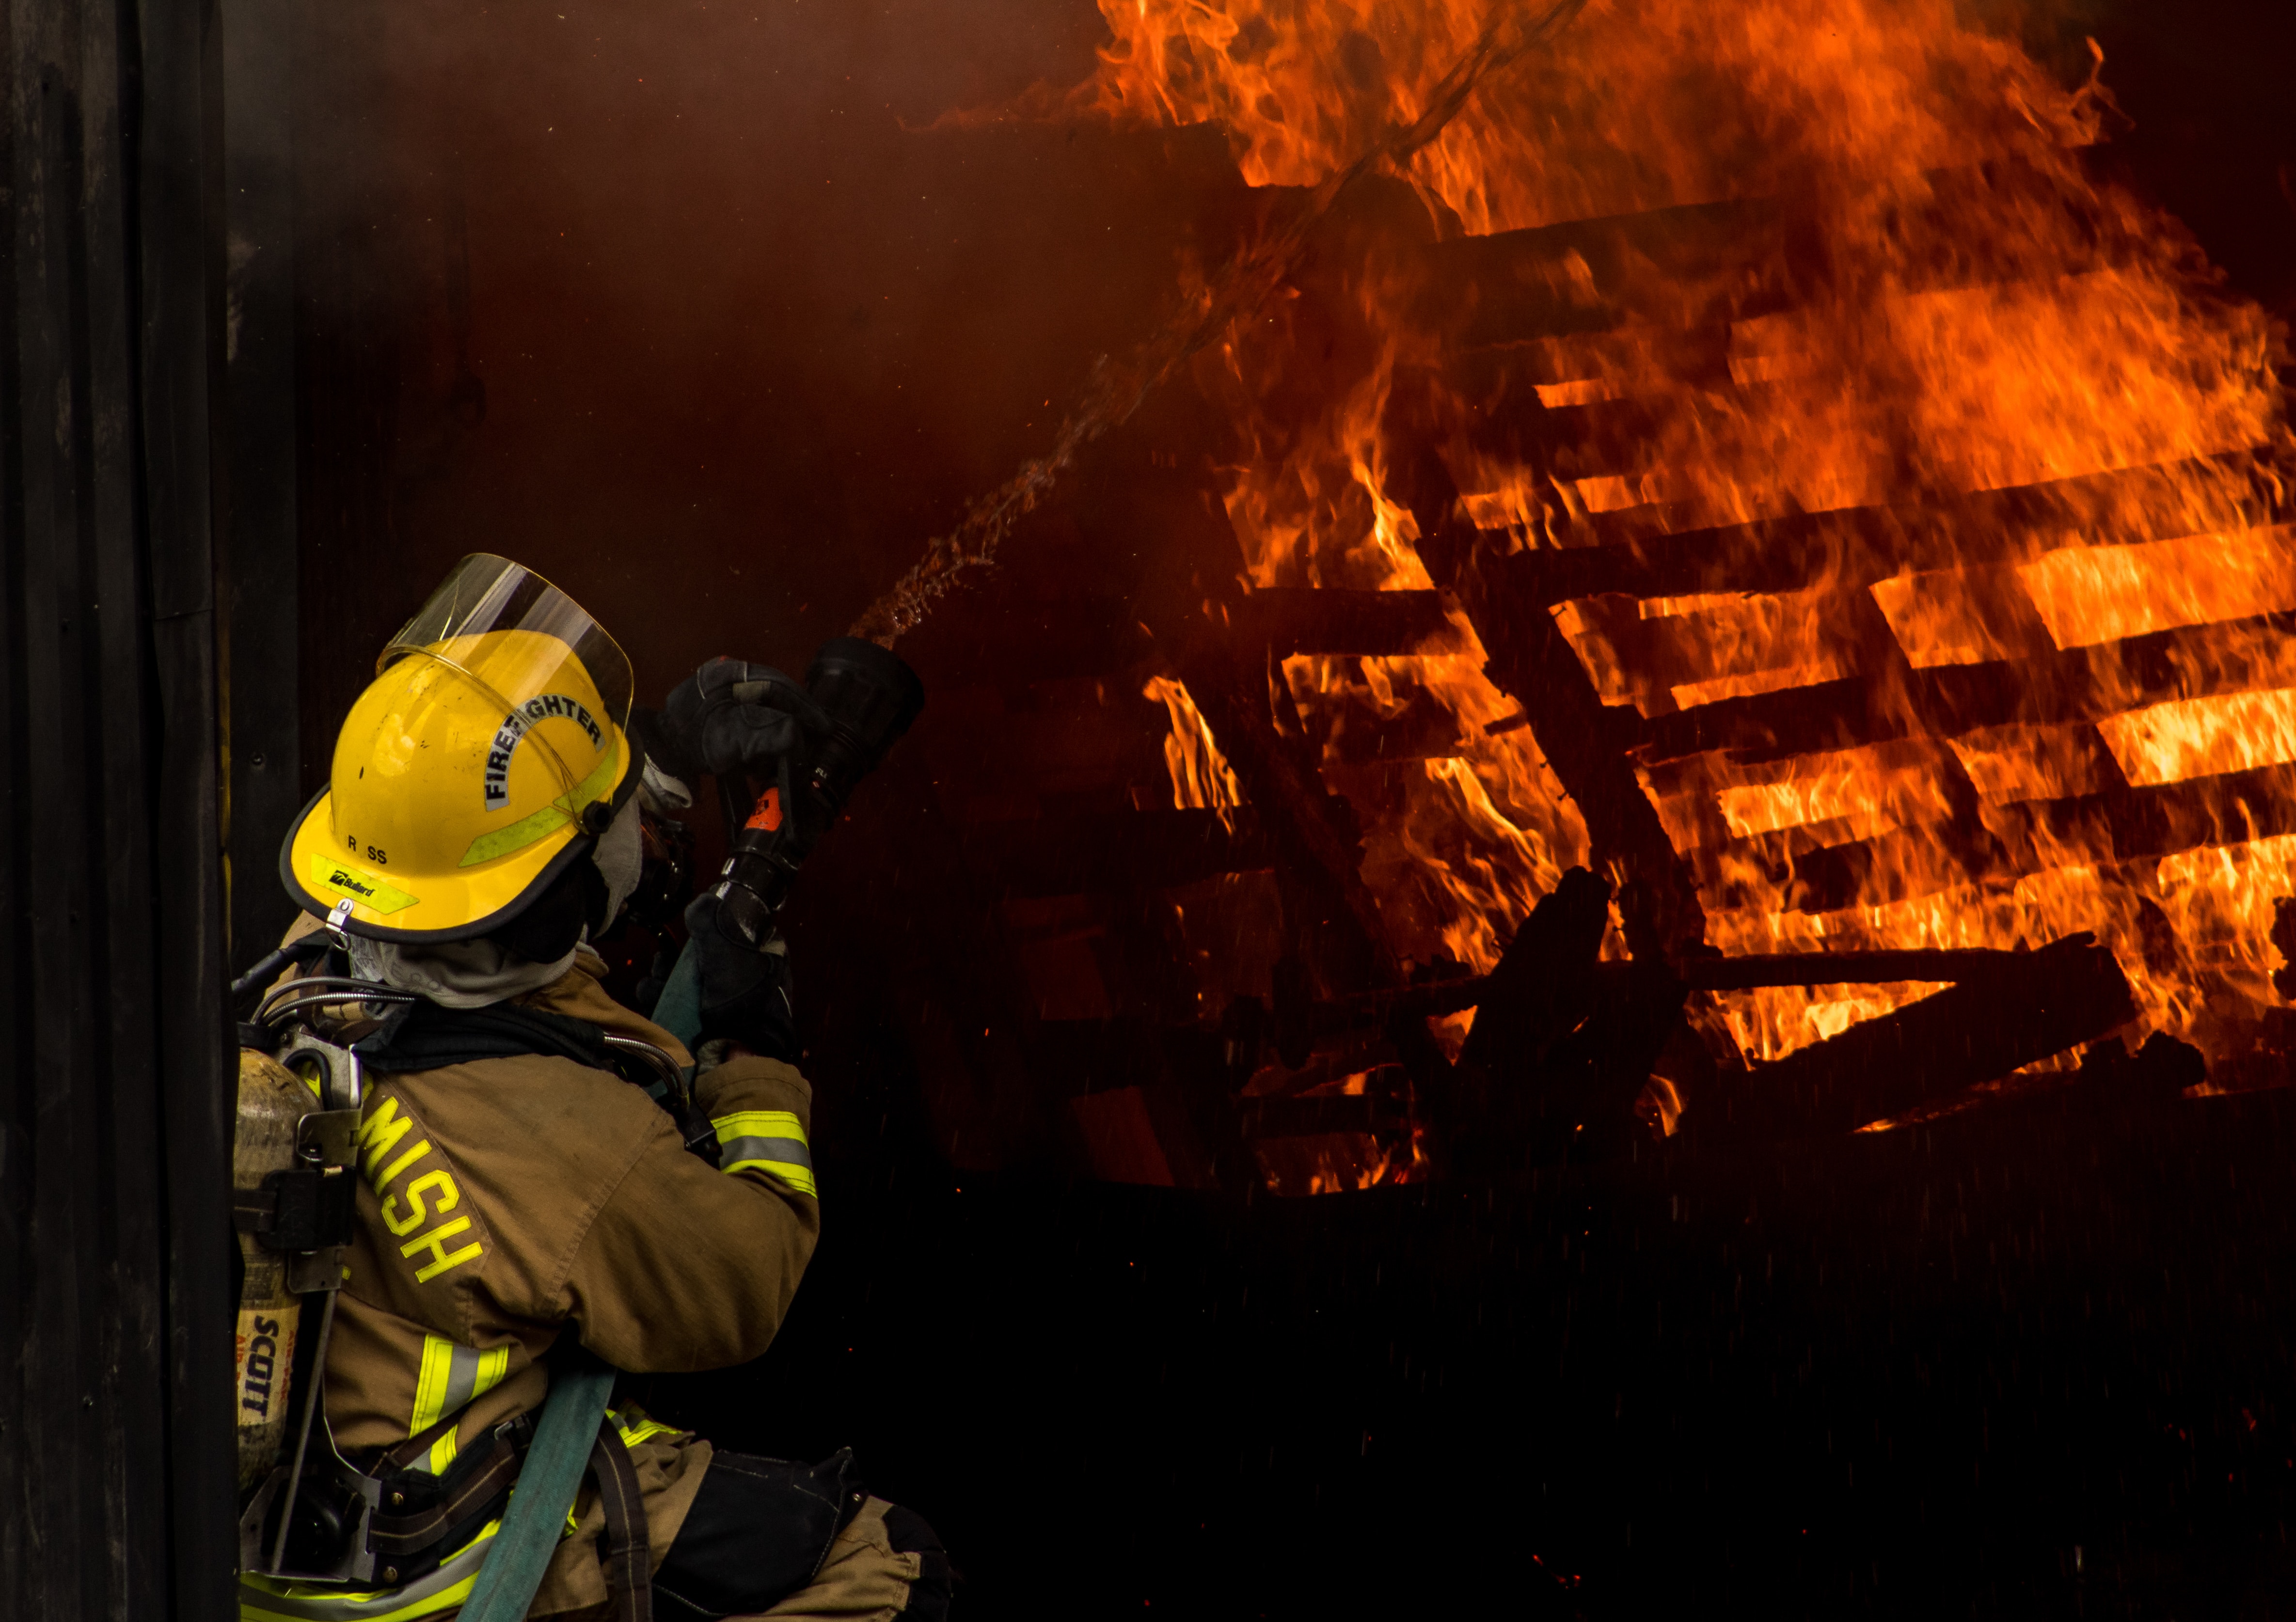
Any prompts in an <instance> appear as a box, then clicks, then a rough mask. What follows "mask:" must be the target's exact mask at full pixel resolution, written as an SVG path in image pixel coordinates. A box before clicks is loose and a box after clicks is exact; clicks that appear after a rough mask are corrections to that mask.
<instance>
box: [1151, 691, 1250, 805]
mask: <svg viewBox="0 0 2296 1622" xmlns="http://www.w3.org/2000/svg"><path fill="white" fill-rule="evenodd" d="M1140 696H1141V697H1142V698H1144V699H1151V700H1154V701H1155V702H1157V703H1160V704H1161V705H1163V707H1164V709H1165V710H1166V712H1167V713H1168V714H1169V716H1170V717H1171V722H1172V730H1171V731H1170V732H1169V733H1167V734H1165V738H1164V765H1165V767H1166V769H1168V770H1169V772H1170V773H1171V774H1172V805H1173V807H1174V808H1175V809H1176V810H1180V811H1191V810H1194V811H1215V812H1218V814H1219V819H1220V823H1221V824H1222V825H1223V826H1224V827H1226V829H1227V831H1229V832H1230V833H1233V832H1234V831H1235V808H1236V807H1238V806H1240V805H1242V804H1243V788H1242V785H1241V784H1240V783H1238V782H1236V780H1235V771H1234V768H1233V767H1232V766H1229V765H1228V763H1227V757H1226V756H1225V755H1223V754H1221V753H1220V748H1219V744H1218V742H1217V741H1215V740H1214V739H1213V737H1212V729H1211V725H1210V723H1209V722H1207V721H1206V720H1205V719H1204V717H1203V712H1202V711H1201V710H1199V709H1197V708H1196V701H1195V700H1194V699H1193V698H1191V697H1190V696H1189V694H1188V688H1187V684H1185V682H1182V681H1180V680H1178V679H1177V677H1174V676H1150V677H1149V678H1148V684H1147V686H1145V687H1144V688H1142V689H1141V690H1140Z"/></svg>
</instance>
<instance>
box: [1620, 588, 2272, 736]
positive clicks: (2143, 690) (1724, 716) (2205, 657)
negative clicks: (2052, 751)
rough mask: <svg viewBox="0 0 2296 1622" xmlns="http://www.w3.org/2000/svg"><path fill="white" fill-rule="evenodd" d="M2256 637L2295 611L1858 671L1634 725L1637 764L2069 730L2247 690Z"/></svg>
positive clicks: (2252, 678) (2253, 674) (2252, 679)
mask: <svg viewBox="0 0 2296 1622" xmlns="http://www.w3.org/2000/svg"><path fill="white" fill-rule="evenodd" d="M2259 635H2275V636H2286V635H2296V614H2285V613H2281V614H2267V615H2259V616H2256V617H2254V618H2248V619H2238V620H2220V621H2217V622H2215V623H2212V624H2209V625H2199V626H2180V627H2176V628H2175V629H2172V630H2166V631H2155V632H2152V633H2149V634H2148V635H2143V636H2132V637H2128V638H2126V639H2124V640H2122V641H2120V642H2116V643H2100V644H2098V645H2096V646H2094V647H2087V648H2067V649H2065V650H2063V651H2052V652H2046V653H2040V654H2036V655H2034V656H2032V657H2030V658H2026V659H1991V660H1987V661H1985V662H1984V663H1981V664H1970V665H1937V666H1931V667H1930V668H1926V669H1914V670H1907V671H1904V672H1902V673H1900V674H1899V675H1898V676H1896V677H1894V678H1892V677H1889V676H1874V675H1872V674H1860V675H1857V676H1844V677H1841V678H1840V679H1838V680H1834V681H1830V682H1817V683H1813V684H1810V685H1808V686H1807V687H1793V688H1787V689H1784V690H1782V691H1780V692H1765V693H1758V694H1755V695H1753V696H1751V697H1747V698H1737V699H1724V700H1718V702H1715V703H1712V704H1702V705H1699V706H1698V707H1697V708H1695V709H1685V710H1678V711H1677V712H1676V713H1674V714H1672V715H1664V716H1653V717H1650V718H1649V719H1647V720H1645V721H1644V722H1643V724H1642V727H1641V738H1640V741H1639V742H1638V744H1637V745H1636V758H1637V759H1639V760H1641V761H1642V762H1643V763H1644V764H1645V765H1655V764H1658V763H1661V762H1664V761H1669V760H1679V759H1684V758H1688V757H1690V756H1692V755H1697V754H1702V753H1705V752H1706V751H1708V750H1732V751H1734V752H1737V753H1741V754H1744V755H1749V756H1755V757H1772V756H1784V755H1802V754H1810V753H1813V752H1816V751H1818V750H1838V749H1849V748H1853V747H1856V746H1857V745H1859V744H1866V743H1882V742H1886V741H1890V740H1891V739H1896V738H1907V737H1922V736H1927V737H1936V738H1952V737H1959V736H1961V735H1962V734H1963V733H1969V732H1973V731H1975V730H1977V729H1979V728H1980V727H1989V726H2008V725H2030V726H2060V725H2076V724H2078V723H2080V722H2084V721H2096V720H2102V719H2103V718H2104V717H2107V716H2112V715H2116V714H2120V713H2122V712H2124V711H2126V710H2128V709H2137V708H2141V707H2142V706H2144V705H2146V704H2153V703H2160V702H2161V701H2164V700H2169V699H2183V698H2202V697H2208V696H2211V695H2214V694H2218V693H2225V692H2245V691H2247V690H2249V689H2251V688H2252V687H2254V686H2256V685H2257V684H2258V680H2259V674H2260V673H2259V671H2258V670H2257V669H2256V668H2254V667H2253V666H2252V665H2251V664H2250V663H2248V662H2246V661H2245V660H2243V659H2235V658H2230V657H2227V655H2228V653H2230V652H2231V651H2236V648H2235V644H2238V643H2247V642H2251V641H2253V640H2254V639H2255V638H2257V637H2258V636H2259Z"/></svg>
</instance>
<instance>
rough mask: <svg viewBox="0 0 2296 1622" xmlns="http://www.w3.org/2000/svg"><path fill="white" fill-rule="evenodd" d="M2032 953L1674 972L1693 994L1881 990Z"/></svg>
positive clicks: (1727, 965) (1693, 967)
mask: <svg viewBox="0 0 2296 1622" xmlns="http://www.w3.org/2000/svg"><path fill="white" fill-rule="evenodd" d="M2031 955H2032V954H2030V953H2021V952H2006V951H1995V950H1989V949H1984V948H1976V949H1969V950H1935V951H1926V950H1917V951H1905V952H1756V953H1747V954H1744V955H1743V956H1738V957H1693V958H1688V959H1685V961H1684V962H1682V963H1680V964H1678V965H1677V968H1676V973H1677V974H1679V975H1680V976H1681V977H1682V983H1683V984H1684V985H1685V986H1687V987H1690V988H1691V989H1692V990H1693V991H1751V990H1753V989H1755V988H1756V987H1763V986H1881V985H1888V984H1890V983H1891V982H1894V981H1898V980H1967V979H1977V978H1979V977H1980V976H1982V975H1988V974H1992V973H1995V972H1997V971H2002V970H2004V969H2009V968H2013V967H2015V966H2016V964H2017V963H2018V961H2019V960H2020V959H2022V958H2026V957H2030V956H2031Z"/></svg>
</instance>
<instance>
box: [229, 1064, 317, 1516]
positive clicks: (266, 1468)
mask: <svg viewBox="0 0 2296 1622" xmlns="http://www.w3.org/2000/svg"><path fill="white" fill-rule="evenodd" d="M317 1107H318V1105H317V1101H316V1099H315V1098H314V1096H313V1094H312V1089H311V1087H310V1086H309V1085H308V1084H307V1083H305V1082H304V1081H302V1080H301V1079H299V1077H297V1076H296V1075H295V1074H294V1072H292V1071H291V1070H290V1069H287V1068H286V1067H285V1066H284V1065H283V1064H281V1063H280V1062H279V1061H277V1060H275V1059H274V1058H272V1057H271V1056H270V1055H269V1054H267V1053H258V1052H257V1051H256V1050H255V1049H253V1048H242V1049H241V1050H240V1053H239V1120H238V1125H237V1129H236V1132H235V1134H234V1140H233V1143H232V1157H231V1169H232V1183H233V1184H234V1186H235V1187H238V1188H242V1189H253V1188H260V1187H261V1186H262V1185H263V1180H264V1179H265V1178H266V1176H270V1174H272V1173H273V1172H283V1171H288V1170H291V1169H292V1168H293V1167H294V1165H295V1130H296V1123H297V1122H299V1120H301V1119H302V1118H303V1117H304V1116H306V1115H307V1114H309V1113H310V1112H311V1111H312V1110H314V1109H316V1108H317ZM239 1257H240V1262H241V1264H242V1266H243V1267H244V1268H245V1270H246V1271H245V1273H244V1274H243V1276H242V1280H241V1282H240V1287H239V1332H238V1346H237V1354H236V1356H235V1358H234V1364H235V1366H236V1382H237V1389H236V1392H235V1394H234V1397H233V1402H234V1405H235V1409H234V1411H235V1412H236V1413H237V1414H238V1418H239V1491H240V1496H241V1498H242V1500H244V1499H245V1497H246V1495H248V1494H249V1493H250V1492H251V1491H252V1490H254V1488H255V1487H258V1486H259V1485H260V1484H261V1483H262V1481H263V1479H264V1478H265V1477H266V1476H268V1475H269V1474H270V1473H271V1471H272V1470H273V1468H274V1467H275V1466H276V1465H277V1464H278V1463H279V1462H280V1458H279V1454H280V1449H281V1446H283V1443H284V1442H285V1441H286V1438H287V1422H288V1420H289V1418H290V1417H291V1416H290V1413H289V1410H290V1408H291V1406H292V1405H291V1403H290V1402H289V1401H288V1387H289V1384H290V1383H291V1381H290V1376H291V1374H292V1372H293V1371H294V1367H295V1324H296V1320H297V1319H298V1317H299V1315H301V1312H302V1298H301V1297H300V1296H299V1295H297V1294H296V1293H295V1292H294V1291H292V1290H289V1289H288V1288H287V1259H288V1258H287V1255H286V1253H285V1252H283V1251H280V1250H274V1249H269V1248H268V1247H267V1246H266V1245H265V1244H263V1242H262V1241H260V1240H258V1238H257V1237H256V1236H255V1235H254V1234H253V1233H245V1232H242V1233H241V1234H240V1235H239Z"/></svg>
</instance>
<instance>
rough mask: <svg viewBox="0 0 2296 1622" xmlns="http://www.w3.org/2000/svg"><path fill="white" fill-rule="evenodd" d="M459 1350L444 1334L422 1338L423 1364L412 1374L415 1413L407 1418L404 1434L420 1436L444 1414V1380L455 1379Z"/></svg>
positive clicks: (444, 1415)
mask: <svg viewBox="0 0 2296 1622" xmlns="http://www.w3.org/2000/svg"><path fill="white" fill-rule="evenodd" d="M459 1349H460V1348H457V1347H456V1346H455V1343H454V1342H453V1341H452V1340H449V1339H446V1338H445V1337H443V1336H440V1335H425V1336H423V1337H422V1367H421V1369H420V1370H419V1371H418V1372H416V1374H415V1376H414V1418H412V1419H411V1420H409V1421H407V1424H406V1434H407V1435H409V1436H420V1435H421V1434H422V1432H423V1431H425V1430H428V1429H430V1427H431V1426H433V1425H435V1424H437V1423H438V1422H439V1421H440V1420H442V1419H445V1418H446V1417H447V1381H448V1380H452V1379H453V1378H454V1373H455V1352H456V1351H457V1350H459Z"/></svg>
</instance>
